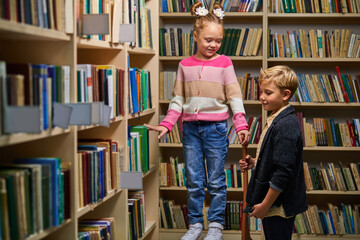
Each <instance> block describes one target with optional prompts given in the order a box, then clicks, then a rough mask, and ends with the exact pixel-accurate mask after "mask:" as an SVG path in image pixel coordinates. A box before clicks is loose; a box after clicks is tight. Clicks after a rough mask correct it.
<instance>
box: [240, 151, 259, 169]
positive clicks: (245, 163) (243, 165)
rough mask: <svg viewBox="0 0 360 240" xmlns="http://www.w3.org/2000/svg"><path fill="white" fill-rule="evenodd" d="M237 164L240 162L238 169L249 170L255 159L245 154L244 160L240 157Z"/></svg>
mask: <svg viewBox="0 0 360 240" xmlns="http://www.w3.org/2000/svg"><path fill="white" fill-rule="evenodd" d="M239 164H240V170H241V171H242V172H243V171H245V170H249V169H251V168H253V167H254V165H255V160H254V159H253V158H252V157H251V156H250V155H246V161H245V160H243V159H240V161H239Z"/></svg>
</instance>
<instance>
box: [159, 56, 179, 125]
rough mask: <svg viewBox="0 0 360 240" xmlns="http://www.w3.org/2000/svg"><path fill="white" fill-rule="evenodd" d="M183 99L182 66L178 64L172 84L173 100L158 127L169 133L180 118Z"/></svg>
mask: <svg viewBox="0 0 360 240" xmlns="http://www.w3.org/2000/svg"><path fill="white" fill-rule="evenodd" d="M184 99H185V98H184V74H183V68H182V65H181V63H180V64H179V67H178V71H177V76H176V80H175V83H174V88H173V98H172V99H171V101H170V104H169V109H168V111H167V114H166V116H165V118H164V120H162V121H161V123H160V124H159V126H164V127H166V128H167V129H168V130H169V132H171V130H172V128H173V126H174V125H175V123H176V121H177V120H178V119H179V117H180V116H181V113H182V108H183V105H184Z"/></svg>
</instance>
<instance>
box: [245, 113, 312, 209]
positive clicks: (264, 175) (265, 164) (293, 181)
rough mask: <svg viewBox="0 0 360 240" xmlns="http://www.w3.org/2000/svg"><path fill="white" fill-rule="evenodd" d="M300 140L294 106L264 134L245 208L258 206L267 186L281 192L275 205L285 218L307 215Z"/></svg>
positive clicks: (275, 120)
mask: <svg viewBox="0 0 360 240" xmlns="http://www.w3.org/2000/svg"><path fill="white" fill-rule="evenodd" d="M302 151H303V140H302V136H301V130H300V125H299V121H298V119H297V117H296V114H295V109H294V107H293V106H289V107H287V108H285V109H284V110H283V111H282V112H281V113H280V114H279V115H278V116H277V117H276V118H275V119H274V120H273V122H272V124H271V125H270V127H269V129H268V130H267V132H266V134H265V136H264V139H263V143H262V145H261V148H260V152H259V157H258V160H257V163H256V167H255V168H254V169H253V171H252V175H251V179H250V182H249V185H248V191H247V196H246V202H247V204H248V207H252V206H254V205H255V204H258V203H261V202H262V201H263V199H264V198H265V196H266V194H267V192H268V190H269V187H270V184H269V183H270V182H271V183H272V184H274V185H275V186H277V187H279V188H280V189H282V190H283V192H281V193H280V195H279V196H278V198H277V199H276V200H275V203H274V205H276V206H280V205H283V207H284V210H285V214H286V216H294V215H296V214H298V213H301V212H304V211H306V209H307V207H308V204H307V199H306V186H305V179H304V169H303V160H302Z"/></svg>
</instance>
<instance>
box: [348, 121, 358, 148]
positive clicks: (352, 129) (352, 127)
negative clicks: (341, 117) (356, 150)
mask: <svg viewBox="0 0 360 240" xmlns="http://www.w3.org/2000/svg"><path fill="white" fill-rule="evenodd" d="M346 124H347V126H348V128H349V133H350V140H351V145H352V146H353V147H356V139H355V129H354V126H353V124H352V123H350V121H349V119H346Z"/></svg>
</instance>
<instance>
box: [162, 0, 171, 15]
mask: <svg viewBox="0 0 360 240" xmlns="http://www.w3.org/2000/svg"><path fill="white" fill-rule="evenodd" d="M161 11H162V12H164V13H167V12H169V9H168V5H167V1H166V0H162V1H161Z"/></svg>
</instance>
